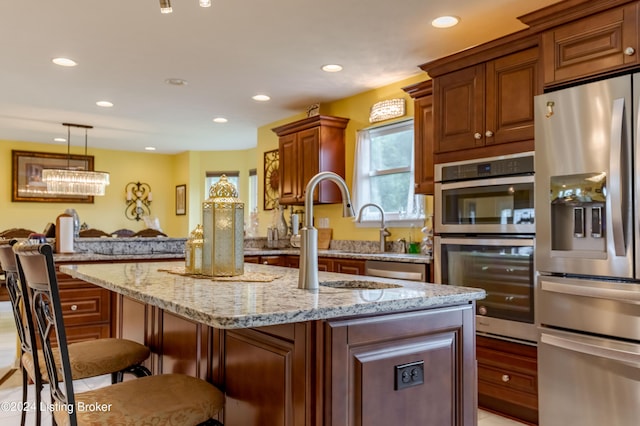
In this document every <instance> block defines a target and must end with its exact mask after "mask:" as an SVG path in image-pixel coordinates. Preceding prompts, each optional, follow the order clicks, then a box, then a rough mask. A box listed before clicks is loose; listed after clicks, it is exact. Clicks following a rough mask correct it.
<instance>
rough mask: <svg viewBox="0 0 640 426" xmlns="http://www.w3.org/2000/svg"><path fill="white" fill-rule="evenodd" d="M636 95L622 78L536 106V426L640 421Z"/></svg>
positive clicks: (540, 100) (635, 81)
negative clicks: (537, 425) (537, 419)
mask: <svg viewBox="0 0 640 426" xmlns="http://www.w3.org/2000/svg"><path fill="white" fill-rule="evenodd" d="M639 95H640V76H639V75H624V76H619V77H614V78H610V79H607V80H602V81H597V82H592V83H588V84H584V85H580V86H575V87H571V88H567V89H563V90H558V91H553V92H549V93H545V94H543V95H539V96H537V97H536V99H535V138H536V141H535V144H536V145H535V147H536V156H535V171H536V174H535V217H536V237H537V238H536V245H535V253H536V257H535V266H536V271H537V273H536V276H537V287H536V304H537V315H536V317H537V319H538V323H539V332H540V334H539V340H538V394H539V414H540V425H542V426H554V425H561V426H566V425H581V426H590V425H593V426H596V425H598V426H600V425H605V424H609V425H616V426H626V425H629V426H630V425H634V426H635V425H637V424H639V423H638V422H639V421H640V420H639V419H640V255H639V253H640V237H639V235H640V202H639V199H640V143H639V141H638V139H639V134H638V133H639V130H638V127H639V125H640V119H639V116H640V96H639ZM634 194H636V196H635V197H634Z"/></svg>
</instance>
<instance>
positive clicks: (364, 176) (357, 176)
mask: <svg viewBox="0 0 640 426" xmlns="http://www.w3.org/2000/svg"><path fill="white" fill-rule="evenodd" d="M370 141H371V136H370V134H369V130H368V129H364V130H358V132H357V133H356V151H355V156H354V158H355V161H354V162H353V180H352V181H351V182H353V191H352V192H353V200H351V201H352V202H353V204H354V208H355V209H356V213H357V212H358V211H359V210H360V207H362V206H363V205H364V204H366V203H368V202H369V195H368V194H370V193H371V180H370V179H369V173H370V171H371V170H370V165H371V161H370V160H371V159H370V158H369V155H370V153H369V152H370V151H369V147H368V145H369V143H370Z"/></svg>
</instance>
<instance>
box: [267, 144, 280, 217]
mask: <svg viewBox="0 0 640 426" xmlns="http://www.w3.org/2000/svg"><path fill="white" fill-rule="evenodd" d="M279 168H280V154H279V153H278V150H277V149H274V150H273V151H267V152H265V153H264V210H273V209H275V208H276V203H277V202H278V198H280V175H279Z"/></svg>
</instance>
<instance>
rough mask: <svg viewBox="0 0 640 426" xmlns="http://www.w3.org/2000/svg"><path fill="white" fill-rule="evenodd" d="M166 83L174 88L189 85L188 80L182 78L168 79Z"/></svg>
mask: <svg viewBox="0 0 640 426" xmlns="http://www.w3.org/2000/svg"><path fill="white" fill-rule="evenodd" d="M164 82H165V83H167V84H170V85H172V86H186V85H187V84H188V83H187V80H183V79H181V78H167V79H166V80H165V81H164Z"/></svg>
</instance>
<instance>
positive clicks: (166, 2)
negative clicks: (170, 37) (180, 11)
mask: <svg viewBox="0 0 640 426" xmlns="http://www.w3.org/2000/svg"><path fill="white" fill-rule="evenodd" d="M171 12H173V8H172V7H171V0H160V13H171Z"/></svg>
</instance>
